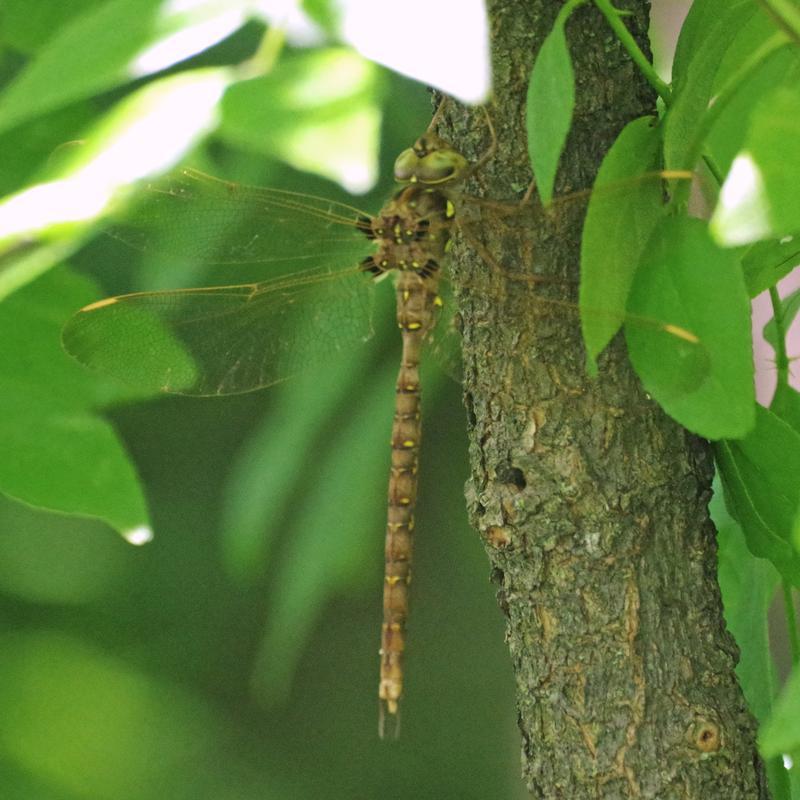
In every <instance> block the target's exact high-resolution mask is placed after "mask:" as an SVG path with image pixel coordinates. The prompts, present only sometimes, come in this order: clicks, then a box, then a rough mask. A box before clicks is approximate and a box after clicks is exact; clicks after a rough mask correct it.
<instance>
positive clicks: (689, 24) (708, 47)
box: [664, 0, 757, 170]
mask: <svg viewBox="0 0 800 800" xmlns="http://www.w3.org/2000/svg"><path fill="white" fill-rule="evenodd" d="M755 13H757V9H756V7H755V6H754V4H753V3H752V2H751V1H750V0H697V1H696V2H695V3H693V4H692V8H691V10H690V11H689V15H688V16H687V18H686V21H685V23H684V25H683V28H682V29H681V35H680V38H679V40H678V45H677V49H676V53H675V63H674V65H673V95H672V104H671V105H670V107H669V109H668V110H667V114H666V120H665V129H664V130H665V132H664V163H665V165H666V168H667V169H669V170H672V169H693V168H694V166H695V161H696V159H697V158H698V156H699V155H700V154H699V152H694V150H693V148H694V147H696V146H697V145H699V144H701V143H699V142H696V141H695V139H696V132H697V125H698V121H699V120H700V119H701V118H702V116H703V114H704V113H705V112H706V110H707V109H708V105H709V102H710V100H711V97H712V93H713V89H714V83H715V79H716V75H717V71H718V69H719V67H720V63H721V61H722V58H723V56H724V54H725V52H726V50H727V49H728V48H729V47H730V46H731V43H732V42H733V41H734V39H735V37H736V33H737V31H739V30H740V29H741V28H742V27H743V26H744V25H746V24H747V22H748V20H749V19H750V18H751V17H752V16H753V14H755Z"/></svg>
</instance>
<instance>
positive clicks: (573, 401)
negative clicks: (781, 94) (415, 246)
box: [440, 0, 767, 800]
mask: <svg viewBox="0 0 800 800" xmlns="http://www.w3.org/2000/svg"><path fill="white" fill-rule="evenodd" d="M560 5H561V4H560V3H554V2H552V0H493V2H490V3H489V6H490V14H491V18H492V26H493V27H492V35H493V47H494V79H495V101H496V102H495V104H494V105H493V107H492V112H491V113H492V119H493V122H494V125H495V127H496V130H497V138H498V150H497V155H496V157H495V158H494V159H493V160H492V162H491V163H490V164H487V167H486V169H485V170H483V174H482V176H481V180H480V183H481V186H480V191H482V192H484V193H485V194H487V195H489V196H491V197H494V198H506V199H508V198H514V197H518V196H519V193H520V190H521V189H524V187H525V186H526V185H527V183H528V181H529V179H530V172H529V170H528V166H527V156H526V145H525V141H526V140H525V125H524V98H525V89H526V84H527V76H528V74H529V72H530V68H531V64H532V60H533V57H534V56H535V53H536V51H537V49H538V47H539V46H540V45H541V43H542V41H543V39H544V37H545V35H546V34H547V32H548V31H549V30H550V27H551V25H552V21H553V19H554V17H555V15H556V13H557V11H558V8H559V7H560ZM616 5H617V6H618V7H624V8H627V9H629V10H631V11H632V12H633V15H632V16H631V17H627V18H626V19H627V23H628V25H629V27H630V28H631V30H633V31H634V33H635V34H636V36H637V38H638V39H639V41H640V42H642V43H644V42H645V41H646V35H645V31H646V26H647V13H648V10H649V3H647V2H646V1H645V0H627V1H626V2H622V3H620V2H618V3H617V4H616ZM568 34H569V37H570V47H571V51H572V55H573V59H574V63H575V71H576V80H577V95H578V100H577V103H578V105H577V111H576V115H575V119H574V122H573V130H572V133H571V137H570V142H569V145H568V152H567V153H566V155H565V156H564V157H563V159H562V173H561V174H560V176H559V182H558V187H557V190H558V193H562V194H563V193H564V192H569V191H572V190H575V189H579V188H583V187H586V186H588V185H590V183H591V178H592V176H593V175H594V173H595V171H596V169H597V166H598V165H599V162H600V159H601V158H602V155H603V153H604V152H605V150H606V149H607V148H608V146H609V145H610V144H611V143H612V141H613V140H614V138H615V136H616V135H617V133H618V132H619V131H620V130H621V128H622V127H623V126H624V124H625V123H626V122H628V121H630V120H631V119H633V118H635V117H637V116H640V115H641V114H643V113H650V112H652V109H653V107H654V97H653V95H652V92H651V91H650V90H649V87H648V86H647V85H646V84H645V83H644V81H643V80H642V79H641V77H640V76H639V74H638V72H637V70H636V69H635V68H634V66H633V65H632V64H631V62H630V61H629V59H628V57H627V55H626V54H625V53H624V51H623V50H622V48H621V47H620V46H619V44H618V43H617V42H616V40H615V37H614V36H613V34H612V33H611V31H610V29H609V28H608V26H607V25H606V24H605V22H604V20H603V19H602V17H601V16H600V15H599V14H598V13H597V12H596V11H595V10H594V9H593V8H591V7H589V6H587V7H584V8H582V9H580V10H579V11H578V12H577V13H576V14H574V15H573V18H572V20H571V21H570V23H569V25H568ZM643 46H646V45H644V44H643ZM445 116H446V119H445V120H444V122H443V126H442V128H440V131H442V132H443V135H445V136H448V135H450V136H451V140H452V141H454V142H455V144H456V145H457V146H460V147H462V151H463V152H465V153H467V154H475V153H477V152H480V150H481V147H485V142H486V126H485V123H484V122H483V121H482V119H481V116H480V115H476V114H471V115H470V114H467V113H466V112H463V111H461V110H458V109H456V108H451V109H450V111H449V113H448V114H446V115H445ZM582 212H583V210H582V209H576V208H574V207H566V208H561V209H560V210H559V213H558V214H557V219H556V218H554V219H552V220H550V221H549V222H548V224H547V225H545V226H537V227H536V229H535V230H531V229H530V226H525V227H523V226H521V225H519V219H517V218H515V219H516V224H515V223H512V222H511V221H510V219H511V218H510V217H508V215H506V216H503V215H502V214H500V213H499V212H497V213H496V214H494V215H493V214H492V211H491V209H490V208H488V207H487V208H485V209H484V211H482V212H481V214H482V223H483V224H481V225H479V226H475V228H476V229H478V228H479V229H480V235H481V244H482V245H483V246H484V247H485V249H486V250H487V251H489V252H491V253H492V256H493V259H494V260H495V261H497V262H498V263H502V265H503V267H505V268H511V269H513V270H514V271H516V272H520V271H524V270H528V271H531V270H533V269H535V270H536V271H537V272H542V273H545V274H547V273H550V274H554V275H559V276H571V278H572V279H573V280H575V279H576V278H577V264H578V238H579V228H580V219H581V216H582ZM456 262H457V264H456V266H455V267H454V271H455V282H456V285H458V284H459V283H461V285H462V287H463V286H469V287H472V288H469V289H462V296H461V307H462V309H463V335H464V348H465V402H466V406H467V412H468V416H469V423H470V428H471V445H470V449H471V470H472V477H471V479H470V482H469V484H468V490H467V494H468V499H469V503H470V511H471V516H472V521H473V523H474V525H475V527H476V528H477V529H478V530H479V531H480V533H481V535H482V537H483V539H484V542H485V544H486V549H487V552H488V554H489V558H490V561H491V565H492V575H493V580H495V581H496V583H497V584H498V586H499V592H498V597H499V600H500V605H501V608H502V610H503V612H504V613H505V614H506V616H507V618H508V630H507V640H508V645H509V649H510V652H511V657H512V660H513V665H514V669H515V673H516V681H517V690H518V701H517V702H518V714H519V728H520V731H521V733H522V754H523V774H524V777H525V780H526V782H527V786H528V789H529V791H530V793H531V794H532V796H534V797H537V798H547V800H554V798H567V799H568V800H580V799H581V798H604V799H606V798H607V799H610V798H657V799H658V800H673V798H674V799H677V798H681V800H685V799H686V798H697V800H700V799H701V798H702V800H710V799H715V800H716V799H717V798H718V799H719V800H735V799H736V798H742V799H744V798H747V800H753V798H764V797H767V792H766V789H765V788H764V785H763V784H764V781H763V770H762V766H761V764H760V762H759V760H758V758H757V756H756V750H755V725H754V722H753V720H752V719H751V717H750V715H749V713H748V712H747V710H746V707H745V703H744V699H743V697H742V693H741V690H740V688H739V686H738V684H737V681H736V678H735V675H734V666H735V664H736V661H737V657H738V652H737V649H736V646H735V644H734V642H733V640H732V638H731V636H730V635H729V634H728V632H727V631H726V629H725V624H724V621H723V617H722V604H721V598H720V593H719V589H718V586H717V581H716V545H715V532H714V528H713V526H712V524H711V522H710V520H709V518H708V513H707V503H708V500H709V497H710V494H711V489H710V484H711V478H712V472H713V467H712V460H711V453H710V450H709V447H708V445H707V444H706V443H705V442H704V441H701V440H698V439H697V438H695V437H693V436H691V435H690V434H688V433H687V432H686V431H684V430H683V429H681V428H680V427H678V426H677V425H676V424H675V423H673V422H672V421H671V420H670V419H668V418H667V417H666V416H665V415H664V414H663V413H662V412H661V411H660V409H659V408H658V406H657V405H656V404H655V403H654V402H652V401H651V400H650V399H649V398H648V397H647V395H646V394H645V393H644V392H643V391H642V388H641V386H640V385H639V383H638V381H637V379H636V377H635V376H634V375H633V373H632V372H631V370H630V368H629V366H628V363H627V360H626V356H625V350H624V343H623V342H622V341H621V340H620V339H619V338H618V339H617V340H616V341H615V342H614V343H613V344H612V346H611V348H610V349H609V351H607V353H606V354H605V355H604V357H603V358H602V360H601V372H600V377H599V379H597V380H594V381H593V380H590V379H588V378H587V376H586V373H585V370H584V351H583V348H582V344H581V341H580V336H579V328H578V324H577V318H576V317H575V316H574V315H573V314H570V313H556V312H553V311H549V312H546V313H545V312H544V311H542V309H541V304H539V305H538V306H537V304H536V303H532V302H531V299H530V290H529V289H526V288H525V286H524V284H514V283H512V282H507V283H506V284H505V291H503V292H502V293H500V294H499V296H498V294H497V293H494V292H486V293H482V292H481V291H477V290H476V289H475V287H476V286H478V285H479V281H480V280H482V278H481V275H486V273H487V267H486V263H485V262H484V261H482V260H480V259H478V258H477V257H476V256H475V254H474V248H472V249H471V248H469V247H461V248H458V251H457V253H456ZM534 264H535V267H534V266H533V265H534ZM488 272H490V273H491V270H488ZM484 280H485V279H484ZM489 280H491V279H489ZM515 285H516V286H517V288H516V289H515ZM563 287H564V284H556V286H555V287H554V286H553V285H549V286H546V287H540V288H539V289H537V291H541V292H545V293H551V294H554V296H561V297H562V298H563V297H565V296H566V297H569V295H573V297H572V298H571V299H573V300H574V289H573V290H572V291H570V290H569V289H568V288H567V289H564V288H563ZM559 292H560V294H559Z"/></svg>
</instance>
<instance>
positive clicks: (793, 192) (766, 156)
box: [711, 86, 800, 245]
mask: <svg viewBox="0 0 800 800" xmlns="http://www.w3.org/2000/svg"><path fill="white" fill-rule="evenodd" d="M799 183H800V90H799V89H798V88H797V86H795V87H794V88H793V89H787V88H785V87H781V88H778V89H776V90H774V91H772V92H770V93H769V94H768V95H767V96H766V97H764V98H763V99H762V102H761V103H760V104H759V106H758V107H757V108H756V110H755V111H754V112H753V116H752V120H751V124H750V128H749V130H748V132H747V135H746V136H745V139H744V144H743V145H742V149H741V150H740V151H739V154H738V155H737V156H736V158H735V159H734V162H733V165H732V166H731V169H730V171H729V172H728V175H727V177H726V178H725V183H724V184H723V186H722V191H721V192H720V197H719V202H718V204H717V207H716V209H715V211H714V214H713V216H712V218H711V229H712V232H713V233H714V236H715V238H716V239H717V240H718V241H720V242H721V243H722V244H724V245H740V244H749V243H750V242H754V241H757V240H758V239H768V238H776V237H781V236H784V235H786V234H791V233H793V232H794V231H796V230H797V229H798V224H800V197H799V196H798V192H797V186H798V184H799Z"/></svg>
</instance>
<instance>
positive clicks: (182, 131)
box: [0, 68, 232, 298]
mask: <svg viewBox="0 0 800 800" xmlns="http://www.w3.org/2000/svg"><path fill="white" fill-rule="evenodd" d="M231 78H232V73H231V71H230V70H227V69H212V68H209V69H200V70H186V71H184V72H181V73H178V74H176V75H170V76H168V77H166V78H163V79H160V80H157V81H153V82H151V83H149V84H147V85H146V86H145V87H143V88H142V89H140V90H138V91H136V92H134V93H132V94H131V95H129V96H128V97H126V98H125V99H124V100H123V101H122V102H121V103H119V104H118V105H117V106H115V107H114V109H113V110H112V111H111V112H109V113H108V114H107V115H105V116H104V117H103V118H102V119H101V120H100V122H99V123H97V124H96V125H94V126H93V128H92V130H91V131H89V133H88V134H87V136H86V138H85V140H84V142H83V145H82V147H80V148H77V149H76V150H75V151H74V152H73V151H71V152H70V158H69V160H65V161H64V162H63V163H60V164H58V170H57V177H56V179H55V180H46V181H43V182H41V183H38V184H35V185H33V186H30V187H28V188H27V189H23V190H22V191H19V192H17V193H16V194H14V195H11V196H10V197H8V198H6V199H5V200H3V201H2V202H0V254H3V253H9V260H8V261H7V262H6V264H5V265H4V269H3V271H2V272H0V298H2V297H5V296H6V295H8V294H10V293H11V292H13V291H15V290H16V289H18V288H19V287H20V286H22V285H24V284H25V283H27V282H28V281H31V280H33V279H35V278H36V277H38V276H39V275H40V274H42V273H43V272H44V271H46V270H47V269H49V268H50V267H52V266H53V265H54V264H55V263H58V262H59V261H63V260H64V259H66V258H67V257H68V256H69V254H71V253H72V252H73V251H74V250H75V249H77V248H78V247H79V246H80V245H81V244H82V243H83V241H84V239H85V238H86V237H87V236H88V234H89V232H90V230H91V226H92V225H93V223H94V222H95V220H96V219H97V218H98V217H100V216H103V215H106V214H109V213H110V212H111V211H112V210H114V208H115V207H116V206H117V205H118V204H119V203H120V202H121V201H122V200H123V199H124V198H125V197H126V195H127V192H128V191H129V190H130V187H131V185H132V184H134V183H135V182H136V181H138V180H141V179H142V178H144V177H146V176H148V175H151V174H153V173H154V172H161V171H164V170H165V169H167V168H169V167H170V166H172V165H173V164H174V163H175V162H176V161H177V160H178V159H179V158H180V157H181V156H182V155H183V154H184V152H185V151H186V150H187V149H188V148H189V147H190V146H191V145H192V143H194V142H195V141H196V140H197V139H198V138H199V137H200V136H202V135H204V134H205V133H207V132H208V130H209V129H210V128H211V127H212V126H213V125H215V124H216V111H217V105H218V103H219V101H220V99H221V97H222V94H223V92H224V91H225V89H226V87H227V86H228V83H229V81H230V80H231ZM165 131H168V133H165Z"/></svg>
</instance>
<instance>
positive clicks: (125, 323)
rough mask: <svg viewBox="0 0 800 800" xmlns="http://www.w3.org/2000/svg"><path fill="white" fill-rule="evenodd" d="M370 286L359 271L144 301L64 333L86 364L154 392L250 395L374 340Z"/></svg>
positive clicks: (124, 302)
mask: <svg viewBox="0 0 800 800" xmlns="http://www.w3.org/2000/svg"><path fill="white" fill-rule="evenodd" d="M372 297H373V291H372V283H371V282H370V281H369V279H368V278H367V276H365V275H364V274H363V273H361V272H359V271H357V270H351V271H350V272H348V273H344V274H342V273H339V274H336V273H329V272H317V273H311V274H309V273H307V274H306V275H305V276H303V278H301V279H293V280H276V281H269V282H264V283H257V284H248V285H242V286H223V287H217V288H208V289H186V290H179V291H171V292H143V293H139V294H129V295H122V296H120V297H113V298H110V299H108V300H101V301H100V302H98V303H94V304H92V305H89V306H86V308H84V309H82V310H81V311H79V312H78V313H77V314H76V315H75V316H73V317H72V319H71V320H69V322H68V323H67V325H66V327H65V328H64V331H63V335H62V340H63V343H64V347H65V348H66V350H67V351H68V352H69V353H71V354H72V355H73V356H74V357H75V358H77V359H78V360H79V361H81V362H82V363H84V364H86V365H87V366H89V367H91V368H93V369H97V370H99V371H103V372H107V373H110V374H112V375H114V376H116V377H118V378H121V379H123V380H125V381H126V382H128V383H132V384H134V385H136V386H140V387H144V388H147V389H150V390H158V391H164V392H171V393H175V394H187V395H224V394H238V393H241V392H249V391H252V390H254V389H260V388H263V387H265V386H270V385H271V384H274V383H277V382H279V381H282V380H284V379H286V378H288V377H290V376H291V375H293V374H295V373H297V372H300V371H301V370H305V369H308V368H311V367H313V366H314V364H317V363H319V362H320V361H322V360H328V359H330V358H332V357H334V356H335V355H336V354H338V353H340V352H342V351H346V350H347V349H348V348H350V347H351V346H352V345H354V344H355V343H356V342H358V341H365V340H366V339H368V338H369V337H370V335H371V334H372Z"/></svg>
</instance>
